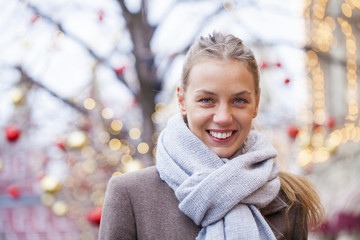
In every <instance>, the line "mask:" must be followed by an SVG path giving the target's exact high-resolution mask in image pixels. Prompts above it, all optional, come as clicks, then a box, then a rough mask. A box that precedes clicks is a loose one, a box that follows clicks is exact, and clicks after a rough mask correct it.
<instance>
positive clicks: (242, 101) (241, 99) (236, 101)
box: [234, 98, 248, 104]
mask: <svg viewBox="0 0 360 240" xmlns="http://www.w3.org/2000/svg"><path fill="white" fill-rule="evenodd" d="M247 102H248V101H247V100H246V99H243V98H236V99H235V100H234V103H236V104H242V103H247Z"/></svg>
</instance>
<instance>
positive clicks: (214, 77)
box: [187, 59, 255, 87]
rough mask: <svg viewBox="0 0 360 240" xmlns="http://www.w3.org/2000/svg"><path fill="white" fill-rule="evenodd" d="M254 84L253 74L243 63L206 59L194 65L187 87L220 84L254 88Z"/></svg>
mask: <svg viewBox="0 0 360 240" xmlns="http://www.w3.org/2000/svg"><path fill="white" fill-rule="evenodd" d="M254 82H255V81H254V77H253V74H252V73H251V71H250V70H249V68H248V67H247V65H246V64H245V63H244V62H242V61H239V60H227V59H226V60H222V59H205V60H202V61H199V62H197V63H196V64H194V65H193V67H192V69H191V71H190V73H189V78H188V83H187V85H188V87H189V86H190V85H192V86H194V85H204V84H206V85H213V84H218V85H228V87H231V86H234V85H236V84H237V85H238V84H242V85H244V84H245V85H251V87H254ZM204 87H205V86H204Z"/></svg>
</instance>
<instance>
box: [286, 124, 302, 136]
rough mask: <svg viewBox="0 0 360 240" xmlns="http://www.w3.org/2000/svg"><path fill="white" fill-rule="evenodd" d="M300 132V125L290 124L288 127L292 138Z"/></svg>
mask: <svg viewBox="0 0 360 240" xmlns="http://www.w3.org/2000/svg"><path fill="white" fill-rule="evenodd" d="M298 133H299V129H298V127H296V126H294V125H291V126H289V128H288V135H289V136H290V137H291V138H296V136H297V135H298Z"/></svg>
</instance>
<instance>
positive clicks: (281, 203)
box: [260, 190, 289, 216]
mask: <svg viewBox="0 0 360 240" xmlns="http://www.w3.org/2000/svg"><path fill="white" fill-rule="evenodd" d="M286 199H287V198H286V196H285V194H284V193H283V191H281V190H280V192H279V194H278V195H277V196H276V198H275V199H274V200H273V201H272V202H271V203H269V204H268V205H267V206H265V207H264V208H262V209H260V212H261V213H262V215H264V216H267V215H271V214H274V213H276V212H279V211H281V210H282V209H284V208H288V207H289V204H287V203H286V202H285V201H286Z"/></svg>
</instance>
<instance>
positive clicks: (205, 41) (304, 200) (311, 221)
mask: <svg viewBox="0 0 360 240" xmlns="http://www.w3.org/2000/svg"><path fill="white" fill-rule="evenodd" d="M208 59H220V60H238V61H240V62H241V63H243V64H245V66H246V67H247V69H248V70H249V71H250V72H251V73H252V74H253V78H254V84H255V93H256V95H258V94H259V93H260V86H259V82H260V76H259V68H258V64H257V62H256V59H255V56H254V53H253V52H252V51H251V49H250V48H248V47H247V46H246V45H245V44H244V43H243V41H242V40H240V39H239V38H236V37H235V36H233V35H231V34H229V35H222V34H221V33H217V32H214V33H213V34H212V35H209V36H208V37H200V39H199V40H198V41H197V42H195V43H194V44H193V45H192V46H191V48H190V49H189V51H188V53H187V55H186V58H185V62H184V65H183V69H182V75H181V85H182V88H183V90H184V91H186V86H187V85H188V81H189V75H190V71H191V69H192V67H193V66H194V65H195V64H196V63H198V62H199V61H203V60H208ZM184 120H185V121H186V119H184ZM279 178H280V182H281V188H282V190H283V191H284V193H285V194H286V196H287V197H288V199H289V200H290V206H289V208H288V209H287V212H288V211H289V210H290V209H291V207H292V206H293V205H294V204H295V203H297V204H300V205H301V207H302V222H303V224H308V225H309V227H310V228H316V227H318V226H319V225H320V223H321V222H322V219H323V217H324V210H323V207H322V205H321V202H320V198H319V196H318V194H317V193H316V191H315V188H314V186H313V185H312V184H311V182H309V181H308V180H306V179H305V178H304V177H301V176H297V175H294V174H290V173H286V172H280V173H279Z"/></svg>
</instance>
